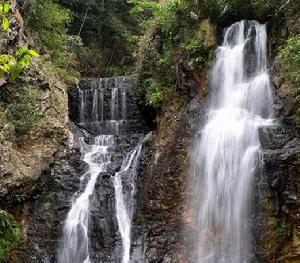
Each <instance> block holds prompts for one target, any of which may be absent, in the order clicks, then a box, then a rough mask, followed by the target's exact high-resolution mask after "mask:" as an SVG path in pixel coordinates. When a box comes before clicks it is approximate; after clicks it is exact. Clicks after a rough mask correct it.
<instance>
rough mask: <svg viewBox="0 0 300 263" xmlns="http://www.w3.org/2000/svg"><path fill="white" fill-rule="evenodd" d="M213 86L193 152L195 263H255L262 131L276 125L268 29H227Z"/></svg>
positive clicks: (241, 25)
mask: <svg viewBox="0 0 300 263" xmlns="http://www.w3.org/2000/svg"><path fill="white" fill-rule="evenodd" d="M211 88H212V101H211V105H210V110H209V115H208V121H207V123H206V125H205V126H204V128H203V129H202V130H201V136H199V138H197V139H196V140H195V143H194V150H193V153H192V167H191V171H192V174H193V175H194V178H195V180H196V184H195V185H196V189H195V194H194V195H195V197H196V198H195V199H196V200H195V204H196V213H197V215H196V218H197V226H198V235H199V237H198V244H197V260H196V262H199V263H200V262H201V263H228V262H230V263H241V262H250V260H251V257H252V251H251V231H250V223H249V221H250V213H251V208H250V197H251V180H252V178H253V175H254V172H255V169H256V167H257V165H258V162H259V160H258V159H259V158H258V154H259V149H260V143H259V138H258V127H259V126H262V125H268V124H270V123H271V122H272V120H271V117H272V110H271V106H270V105H271V104H272V91H271V85H270V80H269V75H268V71H267V54H266V29H265V25H261V24H259V23H257V22H256V21H241V22H238V23H235V24H233V25H232V26H230V27H229V28H228V29H227V30H226V34H225V36H224V42H223V45H222V46H220V47H219V48H218V50H217V54H216V60H215V65H214V68H213V71H212V76H211Z"/></svg>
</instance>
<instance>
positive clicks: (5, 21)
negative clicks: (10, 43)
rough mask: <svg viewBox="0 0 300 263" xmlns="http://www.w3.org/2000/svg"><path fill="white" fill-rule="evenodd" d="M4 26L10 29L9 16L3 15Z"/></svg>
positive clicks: (4, 28)
mask: <svg viewBox="0 0 300 263" xmlns="http://www.w3.org/2000/svg"><path fill="white" fill-rule="evenodd" d="M2 28H3V30H5V31H6V30H8V29H9V20H8V18H7V17H3V19H2Z"/></svg>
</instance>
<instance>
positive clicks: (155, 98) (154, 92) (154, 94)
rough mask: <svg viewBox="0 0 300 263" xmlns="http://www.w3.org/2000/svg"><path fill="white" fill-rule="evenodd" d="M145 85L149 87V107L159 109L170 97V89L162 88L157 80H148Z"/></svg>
mask: <svg viewBox="0 0 300 263" xmlns="http://www.w3.org/2000/svg"><path fill="white" fill-rule="evenodd" d="M144 85H145V86H147V93H146V103H147V105H150V106H153V107H158V106H160V105H161V103H162V102H163V101H164V100H165V99H166V98H168V96H169V95H170V89H168V88H165V87H162V86H161V85H160V83H159V82H158V81H156V80H155V79H152V78H149V79H146V80H145V83H144Z"/></svg>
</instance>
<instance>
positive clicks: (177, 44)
mask: <svg viewBox="0 0 300 263" xmlns="http://www.w3.org/2000/svg"><path fill="white" fill-rule="evenodd" d="M130 3H133V4H134V5H135V7H134V8H133V9H132V11H133V12H135V13H138V14H140V18H141V19H143V23H142V27H143V29H144V31H145V34H144V35H143V36H142V37H141V39H140V52H139V56H138V62H139V68H138V70H139V73H140V75H139V76H140V82H141V86H142V91H141V97H142V99H143V101H144V102H145V103H146V104H150V105H152V106H154V107H158V106H160V105H161V103H162V102H163V101H164V100H166V99H167V98H168V94H172V89H173V90H174V87H175V89H176V90H178V89H179V90H180V89H183V91H184V87H183V85H182V82H181V81H180V80H179V79H178V70H179V69H180V67H181V68H182V67H183V70H184V71H185V72H188V71H191V72H198V75H200V74H201V72H205V69H206V68H207V67H209V65H210V61H211V58H212V56H213V50H214V45H215V44H216V40H215V39H213V36H215V35H217V36H219V34H220V31H218V30H219V29H220V28H222V27H226V26H228V25H229V24H231V23H233V22H235V21H237V20H240V19H243V18H245V19H257V20H259V21H261V22H263V23H267V26H268V27H269V31H270V36H272V37H271V44H272V50H273V52H274V55H276V53H277V52H278V50H279V49H280V50H281V51H280V54H281V55H280V58H281V65H282V70H283V71H285V72H290V73H289V74H287V78H290V79H291V78H292V79H293V82H295V81H297V77H296V78H294V77H293V76H295V75H297V72H299V71H297V69H298V70H299V65H298V64H297V63H296V61H297V59H295V56H296V57H298V58H299V52H295V51H296V50H295V49H297V40H296V39H297V38H299V33H300V30H299V28H300V23H299V18H298V15H299V10H298V8H299V1H283V0H275V1H268V0H227V1H224V0H213V1H205V0H166V1H159V3H157V2H156V1H140V0H131V1H130ZM287 36H291V40H289V41H288V44H286V43H285V39H286V38H287ZM280 45H282V46H280ZM285 45H287V46H285ZM289 51H290V52H293V56H289V54H288V52H289ZM292 57H294V59H292ZM292 75H293V76H292ZM288 76H290V77H288ZM290 82H291V83H292V81H290ZM293 84H295V83H293ZM179 86H180V87H179ZM295 88H296V87H295ZM170 89H171V90H170Z"/></svg>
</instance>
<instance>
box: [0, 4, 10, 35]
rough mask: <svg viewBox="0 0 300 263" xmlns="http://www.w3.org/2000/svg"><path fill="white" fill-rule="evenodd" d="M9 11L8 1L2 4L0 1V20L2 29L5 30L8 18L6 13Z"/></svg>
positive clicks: (7, 25) (7, 27) (7, 26)
mask: <svg viewBox="0 0 300 263" xmlns="http://www.w3.org/2000/svg"><path fill="white" fill-rule="evenodd" d="M9 11H10V2H6V3H4V4H1V3H0V19H1V20H2V23H1V25H2V29H3V30H4V31H7V30H8V29H9V18H8V14H9Z"/></svg>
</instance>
